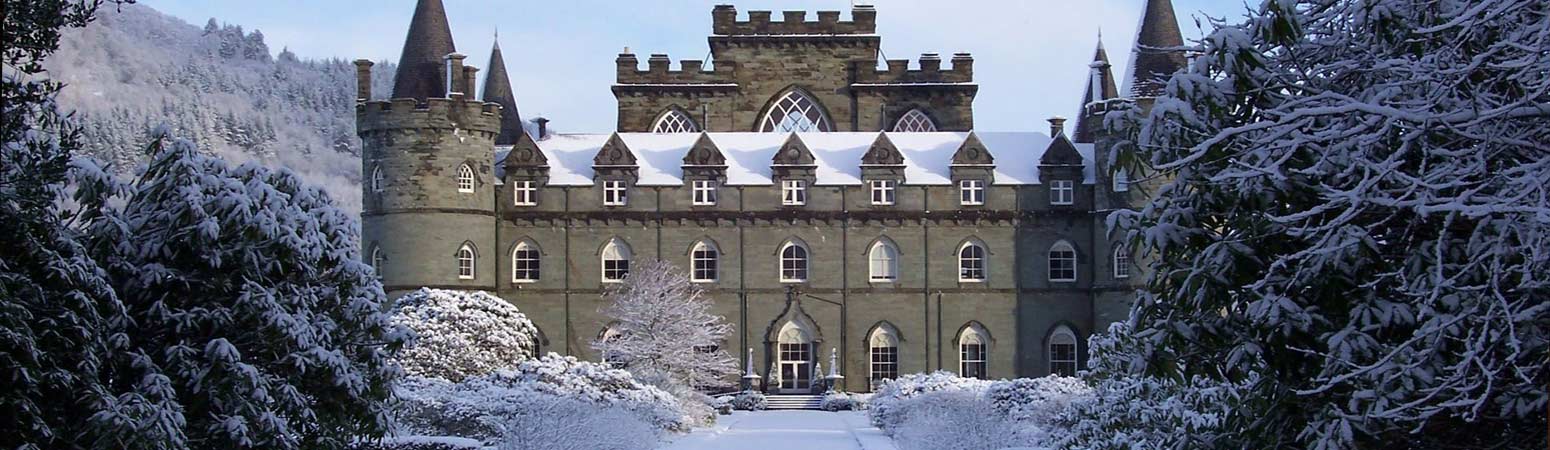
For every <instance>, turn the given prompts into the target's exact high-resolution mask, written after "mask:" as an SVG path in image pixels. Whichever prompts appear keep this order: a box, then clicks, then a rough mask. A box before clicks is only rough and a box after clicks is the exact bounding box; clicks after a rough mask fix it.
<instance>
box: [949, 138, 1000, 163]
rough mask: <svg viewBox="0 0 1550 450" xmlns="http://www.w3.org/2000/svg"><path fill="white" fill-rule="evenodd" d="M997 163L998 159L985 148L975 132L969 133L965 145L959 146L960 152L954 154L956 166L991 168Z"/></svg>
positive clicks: (964, 141)
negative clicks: (990, 166)
mask: <svg viewBox="0 0 1550 450" xmlns="http://www.w3.org/2000/svg"><path fill="white" fill-rule="evenodd" d="M995 163H996V158H995V157H992V156H991V155H990V150H988V149H986V148H985V143H984V142H982V141H980V137H979V135H977V134H974V132H969V137H967V138H964V140H963V145H960V146H958V151H956V152H954V153H953V165H955V166H989V165H993V164H995Z"/></svg>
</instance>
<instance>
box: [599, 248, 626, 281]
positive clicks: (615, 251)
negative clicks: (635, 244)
mask: <svg viewBox="0 0 1550 450" xmlns="http://www.w3.org/2000/svg"><path fill="white" fill-rule="evenodd" d="M628 276H630V246H629V245H628V244H625V243H624V242H623V241H620V240H618V239H614V240H611V241H608V245H606V246H604V247H603V282H604V283H618V282H620V281H624V278H625V277H628Z"/></svg>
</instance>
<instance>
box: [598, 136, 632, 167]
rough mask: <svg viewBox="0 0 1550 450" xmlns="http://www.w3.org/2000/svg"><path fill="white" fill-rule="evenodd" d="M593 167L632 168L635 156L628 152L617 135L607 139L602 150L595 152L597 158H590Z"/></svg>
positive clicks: (628, 148)
mask: <svg viewBox="0 0 1550 450" xmlns="http://www.w3.org/2000/svg"><path fill="white" fill-rule="evenodd" d="M592 165H594V166H634V165H636V164H635V154H634V153H632V152H630V147H629V146H628V145H625V144H624V139H620V138H619V133H614V134H613V135H612V136H609V137H608V141H607V142H604V143H603V148H600V149H598V150H597V156H593V157H592Z"/></svg>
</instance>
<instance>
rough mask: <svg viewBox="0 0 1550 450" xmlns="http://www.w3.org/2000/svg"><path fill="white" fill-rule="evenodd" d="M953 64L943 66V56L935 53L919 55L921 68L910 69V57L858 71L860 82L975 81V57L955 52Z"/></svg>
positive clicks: (858, 82)
mask: <svg viewBox="0 0 1550 450" xmlns="http://www.w3.org/2000/svg"><path fill="white" fill-rule="evenodd" d="M952 63H953V66H952V68H949V69H943V68H942V57H941V56H938V55H937V54H936V53H924V54H921V55H920V68H919V69H915V70H910V68H909V65H910V60H908V59H890V60H888V67H887V68H885V69H876V70H872V71H869V72H868V71H863V72H861V73H860V74H858V77H857V84H909V83H916V84H919V83H973V82H974V57H973V56H972V55H969V54H968V53H954V54H953V59H952Z"/></svg>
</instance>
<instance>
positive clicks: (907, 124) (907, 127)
mask: <svg viewBox="0 0 1550 450" xmlns="http://www.w3.org/2000/svg"><path fill="white" fill-rule="evenodd" d="M893 131H894V132H895V133H924V132H932V131H936V123H935V122H932V121H931V118H930V117H927V116H926V113H924V112H921V111H920V110H918V109H911V110H910V112H907V113H904V116H902V117H899V121H898V122H894V124H893Z"/></svg>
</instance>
